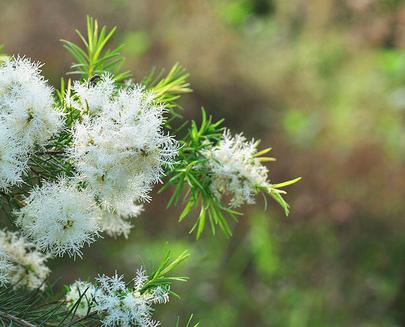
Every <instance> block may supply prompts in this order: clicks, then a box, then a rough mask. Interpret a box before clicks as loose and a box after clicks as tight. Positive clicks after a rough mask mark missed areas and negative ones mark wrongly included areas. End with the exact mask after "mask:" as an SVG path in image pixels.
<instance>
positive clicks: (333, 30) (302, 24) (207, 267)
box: [0, 0, 405, 327]
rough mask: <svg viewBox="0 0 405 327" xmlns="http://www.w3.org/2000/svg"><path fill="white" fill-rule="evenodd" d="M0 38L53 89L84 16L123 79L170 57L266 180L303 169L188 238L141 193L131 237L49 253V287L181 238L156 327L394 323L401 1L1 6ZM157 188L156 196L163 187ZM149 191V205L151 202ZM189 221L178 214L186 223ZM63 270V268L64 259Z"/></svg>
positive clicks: (400, 298)
mask: <svg viewBox="0 0 405 327" xmlns="http://www.w3.org/2000/svg"><path fill="white" fill-rule="evenodd" d="M0 8H1V10H0V43H4V44H5V45H6V47H5V49H4V50H5V51H6V52H7V53H9V54H13V53H14V54H22V55H27V56H28V57H32V58H33V59H35V60H40V61H42V62H45V63H46V65H45V67H44V71H45V75H46V76H48V77H49V78H50V79H51V80H52V81H53V82H54V83H56V84H57V83H58V81H57V80H56V79H57V76H60V74H63V73H64V72H66V71H67V70H68V67H69V65H70V62H69V60H71V59H70V57H69V55H68V54H67V52H66V51H65V50H64V49H63V48H62V46H61V44H60V43H59V39H61V38H64V39H68V40H75V39H76V36H75V35H74V27H78V28H79V29H81V30H83V27H84V24H85V15H86V14H90V15H92V16H94V17H97V18H98V19H99V20H100V22H101V23H102V24H107V25H109V26H112V25H117V26H118V27H119V32H118V33H117V35H116V39H115V42H116V43H117V44H119V43H120V42H122V41H124V42H125V43H126V47H125V49H124V55H125V56H126V57H127V61H126V67H127V68H128V69H130V70H131V71H132V72H133V74H134V77H135V79H140V78H142V77H143V76H144V75H146V74H147V73H148V72H149V70H150V69H151V67H152V66H156V67H158V68H161V67H166V68H169V67H170V66H171V65H172V64H173V63H175V62H180V63H181V64H182V65H183V66H184V67H185V68H186V69H187V70H188V71H189V73H190V75H191V83H192V87H193V88H194V90H195V91H194V93H192V94H190V95H186V96H185V97H184V99H183V100H182V105H183V107H184V108H185V110H184V115H185V116H186V117H188V118H196V119H198V117H199V115H200V114H199V107H200V105H203V106H204V107H205V108H206V110H207V112H208V113H210V114H212V115H214V116H216V117H217V118H221V117H222V116H224V117H225V118H226V120H227V125H228V126H229V127H232V128H233V130H234V131H242V130H244V131H246V134H248V136H251V137H256V138H261V139H263V140H264V141H265V144H270V145H272V146H273V155H274V156H276V157H277V158H278V159H279V160H280V162H281V163H284V164H283V165H281V164H277V162H276V163H274V164H273V169H272V176H273V178H274V180H276V181H278V180H285V179H288V178H291V177H294V176H296V175H300V176H303V180H302V181H301V182H300V183H298V184H297V185H296V186H295V187H294V190H293V192H291V194H289V195H288V200H289V202H290V203H291V205H292V212H291V214H290V216H289V217H288V218H284V217H283V213H282V211H281V210H280V209H279V208H278V207H277V206H275V205H273V206H271V207H270V208H269V210H268V211H267V212H266V213H264V214H263V213H262V207H263V205H264V204H263V203H261V202H259V203H258V204H257V206H258V207H257V208H255V207H250V209H249V211H248V212H247V215H246V216H245V217H243V218H242V220H241V221H240V223H238V224H237V225H235V226H234V228H235V229H234V237H233V238H231V239H226V238H225V237H224V236H222V235H217V236H216V237H215V238H214V237H213V236H212V235H210V234H208V233H206V234H205V235H203V237H202V239H201V240H199V241H198V242H196V241H195V240H194V236H189V235H188V234H187V231H188V228H189V227H190V225H189V226H187V224H182V225H179V224H177V223H176V217H178V215H179V210H180V208H173V209H172V210H171V211H169V213H168V212H167V211H166V210H164V208H162V206H163V204H164V203H167V199H164V198H163V195H159V194H155V195H154V202H153V205H150V206H147V208H146V210H145V212H144V214H143V215H142V217H141V218H139V219H138V220H137V221H136V227H135V229H134V231H133V232H132V234H131V235H130V240H129V241H125V240H118V241H111V240H109V239H104V240H102V241H100V242H97V243H96V244H95V245H94V246H92V248H91V249H88V250H86V253H85V257H86V260H83V261H81V260H76V261H72V260H70V259H66V260H63V259H61V260H59V261H55V265H54V267H52V268H53V271H54V274H53V276H54V277H55V278H56V277H59V276H60V277H61V279H60V281H59V284H60V285H62V284H64V283H68V282H72V281H74V280H75V279H76V278H79V277H80V278H82V279H83V278H86V277H88V278H92V277H94V276H95V275H97V273H98V272H101V271H102V272H106V273H108V272H114V271H115V270H116V269H118V270H119V271H120V272H123V273H128V274H129V273H130V272H133V270H134V267H136V266H138V265H139V264H144V265H145V266H146V267H149V266H152V265H156V264H157V263H158V261H159V260H160V259H161V257H162V255H163V254H164V251H163V250H164V249H169V248H170V249H172V250H173V251H174V252H176V253H180V252H181V251H182V250H184V249H186V248H189V249H190V250H191V251H190V252H191V254H192V256H191V259H190V260H189V261H188V262H186V264H184V267H183V272H182V273H183V274H187V275H189V276H190V277H191V280H190V281H189V282H188V283H187V284H186V285H183V286H182V288H180V289H179V290H178V291H179V292H178V293H179V294H181V295H182V299H181V300H176V299H175V300H173V301H172V302H171V303H170V304H169V305H166V306H164V307H162V308H161V309H158V312H157V317H158V318H159V319H161V320H162V322H163V325H164V326H173V325H175V320H176V317H175V314H174V313H177V312H179V313H181V316H182V317H183V319H186V317H187V316H188V315H189V313H191V312H193V313H194V314H195V317H196V318H198V320H200V321H201V326H224V327H226V326H290V327H303V326H311V327H316V326H402V325H405V311H404V308H405V260H404V253H405V204H404V199H405V165H404V158H405V156H404V154H405V128H404V125H405V52H404V50H403V47H404V46H405V2H403V1H401V0H385V1H377V0H308V1H305V0H289V1H282V0H234V1H231V0H215V1H214V0H212V1H208V0H205V1H203V0H193V1H185V0H173V1H164V0H151V1H145V0H131V1H130V0H110V1H100V0H97V1H96V0H80V1H79V0H70V1H68V0H65V1H41V0H25V1H24V0H16V1H6V0H0ZM164 196H169V194H168V193H166V194H165V195H164ZM159 201H160V202H161V203H162V206H159ZM190 224H191V220H190ZM66 265H68V267H69V269H66Z"/></svg>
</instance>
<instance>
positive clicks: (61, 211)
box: [17, 179, 100, 256]
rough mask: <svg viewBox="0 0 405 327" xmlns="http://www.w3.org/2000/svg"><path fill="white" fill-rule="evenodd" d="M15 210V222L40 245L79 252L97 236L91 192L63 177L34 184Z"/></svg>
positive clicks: (55, 251)
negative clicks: (55, 180) (23, 202)
mask: <svg viewBox="0 0 405 327" xmlns="http://www.w3.org/2000/svg"><path fill="white" fill-rule="evenodd" d="M26 202H27V205H26V206H25V207H24V208H22V209H21V210H20V211H19V212H17V216H18V219H17V224H18V225H19V226H20V227H21V228H22V230H23V232H24V233H25V234H26V235H27V236H28V237H29V238H30V239H31V240H32V241H33V242H34V243H35V244H36V245H37V246H38V247H39V248H40V249H41V250H45V251H50V252H51V253H53V254H55V255H58V256H62V255H64V254H65V253H67V254H69V255H70V256H72V255H73V256H75V255H79V256H81V248H82V247H83V246H84V245H85V244H91V243H92V242H94V241H95V239H96V238H97V237H98V236H99V230H100V226H99V223H98V221H99V215H100V213H99V209H98V207H97V206H96V204H95V202H94V200H93V194H92V193H90V192H88V191H87V190H78V189H77V186H76V185H74V184H72V183H70V182H69V181H68V180H66V179H60V180H59V181H58V182H57V183H49V182H48V183H44V184H43V185H42V186H41V187H36V188H35V189H34V190H33V191H32V192H31V194H30V195H29V197H28V198H27V199H26Z"/></svg>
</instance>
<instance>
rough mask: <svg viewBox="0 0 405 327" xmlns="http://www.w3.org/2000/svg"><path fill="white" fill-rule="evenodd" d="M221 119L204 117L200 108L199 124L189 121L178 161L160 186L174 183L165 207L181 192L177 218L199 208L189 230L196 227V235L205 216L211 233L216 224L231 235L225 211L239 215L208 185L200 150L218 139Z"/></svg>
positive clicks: (231, 214) (203, 111)
mask: <svg viewBox="0 0 405 327" xmlns="http://www.w3.org/2000/svg"><path fill="white" fill-rule="evenodd" d="M222 123H223V120H219V121H217V122H213V120H212V117H211V116H209V117H207V115H206V113H205V110H204V109H202V122H201V125H200V126H199V127H198V126H197V123H196V122H195V121H192V122H191V126H190V128H189V130H188V133H187V136H186V137H185V138H184V139H183V140H182V141H181V147H180V151H179V155H178V160H177V163H176V165H175V167H174V168H173V169H172V171H170V172H169V174H168V178H169V179H168V181H167V182H166V184H165V185H164V186H163V187H162V188H161V190H160V191H163V190H165V189H166V188H168V187H169V186H171V185H173V186H175V191H174V193H173V195H172V196H171V198H170V200H169V202H168V205H167V207H170V206H171V205H172V204H176V203H178V202H179V201H180V199H181V198H182V196H183V200H182V201H183V203H184V205H185V207H184V210H183V212H182V213H181V215H180V217H179V221H182V220H184V219H185V218H186V217H187V216H188V215H189V213H190V212H191V210H192V209H195V208H199V210H200V213H199V215H198V219H197V221H196V223H195V224H194V225H193V227H192V228H191V230H190V233H191V232H193V231H196V235H197V239H198V238H199V237H200V236H201V234H202V232H203V230H204V228H205V224H206V221H207V220H208V222H209V224H210V227H211V231H212V233H213V234H215V232H216V228H217V227H218V226H219V227H220V229H221V230H222V231H223V232H224V233H225V235H227V236H230V235H232V231H231V228H230V226H229V223H228V219H227V218H226V215H228V216H229V217H231V218H232V219H234V220H236V216H237V215H240V213H238V212H236V211H234V210H232V209H230V208H228V207H227V206H225V205H223V204H222V203H221V202H220V201H219V200H218V199H217V197H216V196H215V195H214V194H212V192H211V190H210V188H209V185H210V178H209V177H210V176H209V172H208V170H207V169H206V168H205V169H204V163H205V162H206V160H207V159H206V158H205V157H204V156H203V155H202V154H201V151H202V150H204V149H206V148H207V147H209V146H210V145H211V144H216V143H217V142H218V141H219V140H220V139H221V136H222V131H223V128H222V126H221V125H222Z"/></svg>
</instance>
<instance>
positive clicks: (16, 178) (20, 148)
mask: <svg viewBox="0 0 405 327" xmlns="http://www.w3.org/2000/svg"><path fill="white" fill-rule="evenodd" d="M27 161H28V155H27V151H26V148H25V147H24V145H23V144H22V143H21V141H20V140H19V139H16V138H15V137H14V135H13V134H12V133H11V131H10V130H9V129H8V128H7V127H6V126H5V124H4V123H2V122H1V121H0V190H6V189H8V188H9V187H10V186H13V185H15V184H18V183H20V182H21V181H22V179H21V177H22V175H23V174H24V173H25V171H26V170H27Z"/></svg>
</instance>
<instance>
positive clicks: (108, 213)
mask: <svg viewBox="0 0 405 327" xmlns="http://www.w3.org/2000/svg"><path fill="white" fill-rule="evenodd" d="M120 207H121V210H111V209H104V210H103V211H102V214H101V218H100V224H101V230H102V231H103V232H105V233H106V234H107V235H108V236H112V237H117V236H121V235H123V236H124V237H125V238H127V237H128V235H129V232H130V231H131V228H132V224H131V222H130V220H131V219H133V218H135V217H137V216H139V214H140V213H141V212H142V210H143V206H142V205H135V204H131V203H129V204H127V206H126V207H124V206H123V205H122V206H120Z"/></svg>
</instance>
